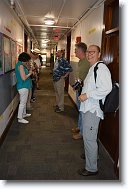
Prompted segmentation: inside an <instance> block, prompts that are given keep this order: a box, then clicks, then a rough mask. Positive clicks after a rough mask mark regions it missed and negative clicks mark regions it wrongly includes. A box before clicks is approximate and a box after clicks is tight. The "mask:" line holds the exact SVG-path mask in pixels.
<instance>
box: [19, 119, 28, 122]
mask: <svg viewBox="0 0 128 189" xmlns="http://www.w3.org/2000/svg"><path fill="white" fill-rule="evenodd" d="M18 122H19V123H29V121H27V120H26V119H18Z"/></svg>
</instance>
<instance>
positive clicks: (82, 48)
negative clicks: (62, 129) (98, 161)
mask: <svg viewBox="0 0 128 189" xmlns="http://www.w3.org/2000/svg"><path fill="white" fill-rule="evenodd" d="M75 47H76V48H75V54H76V57H77V58H79V62H78V69H77V73H76V74H77V78H76V80H77V81H78V80H79V81H81V82H82V81H84V79H85V78H86V76H87V73H88V70H89V68H90V64H89V62H88V61H87V59H86V50H87V45H86V44H85V43H82V42H80V43H78V44H76V45H75ZM79 95H80V91H78V90H76V103H77V107H78V110H79V109H80V101H79V100H78V96H79ZM72 132H73V133H74V134H73V139H75V140H78V139H81V138H82V135H83V126H82V117H81V112H79V118H78V127H76V128H73V129H72Z"/></svg>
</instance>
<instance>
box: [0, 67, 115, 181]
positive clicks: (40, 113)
mask: <svg viewBox="0 0 128 189" xmlns="http://www.w3.org/2000/svg"><path fill="white" fill-rule="evenodd" d="M40 88H41V90H37V91H36V94H35V95H36V102H35V103H33V104H32V105H33V108H34V109H33V110H32V111H31V113H32V116H31V117H30V118H28V120H29V121H30V122H29V124H28V125H23V124H19V123H18V122H17V119H16V116H15V119H14V121H13V123H12V126H11V128H10V130H9V132H8V134H7V136H6V139H5V141H4V143H3V145H2V146H1V148H0V160H1V161H0V179H1V180H116V179H117V178H116V176H115V174H114V170H113V163H112V161H111V159H110V158H109V156H108V154H107V153H106V152H105V151H104V148H103V147H102V146H101V145H100V150H99V151H100V152H99V174H98V175H96V176H90V177H83V176H80V175H78V174H77V170H78V169H79V168H81V167H83V166H84V160H82V159H81V158H80V155H81V153H82V152H83V142H82V140H79V141H74V140H73V139H72V133H71V128H72V127H76V125H77V117H78V113H77V111H76V109H75V108H74V106H73V103H72V102H71V100H70V98H69V97H68V94H67V93H65V112H63V113H55V112H54V109H53V105H54V103H55V94H54V89H53V85H52V76H51V75H50V69H49V68H43V69H42V71H41V76H40Z"/></svg>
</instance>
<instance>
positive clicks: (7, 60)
mask: <svg viewBox="0 0 128 189" xmlns="http://www.w3.org/2000/svg"><path fill="white" fill-rule="evenodd" d="M3 46H4V48H3V53H4V55H3V56H4V72H8V71H10V70H11V69H12V62H11V41H10V39H9V38H8V37H6V36H4V38H3Z"/></svg>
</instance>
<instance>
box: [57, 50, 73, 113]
mask: <svg viewBox="0 0 128 189" xmlns="http://www.w3.org/2000/svg"><path fill="white" fill-rule="evenodd" d="M71 71H72V67H71V65H70V64H69V62H68V61H66V60H65V59H64V58H63V51H61V50H58V51H57V53H56V61H55V64H54V69H53V84H54V89H55V95H56V106H55V112H57V113H59V112H63V111H64V84H65V79H66V77H67V76H68V75H69V73H70V72H71Z"/></svg>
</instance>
